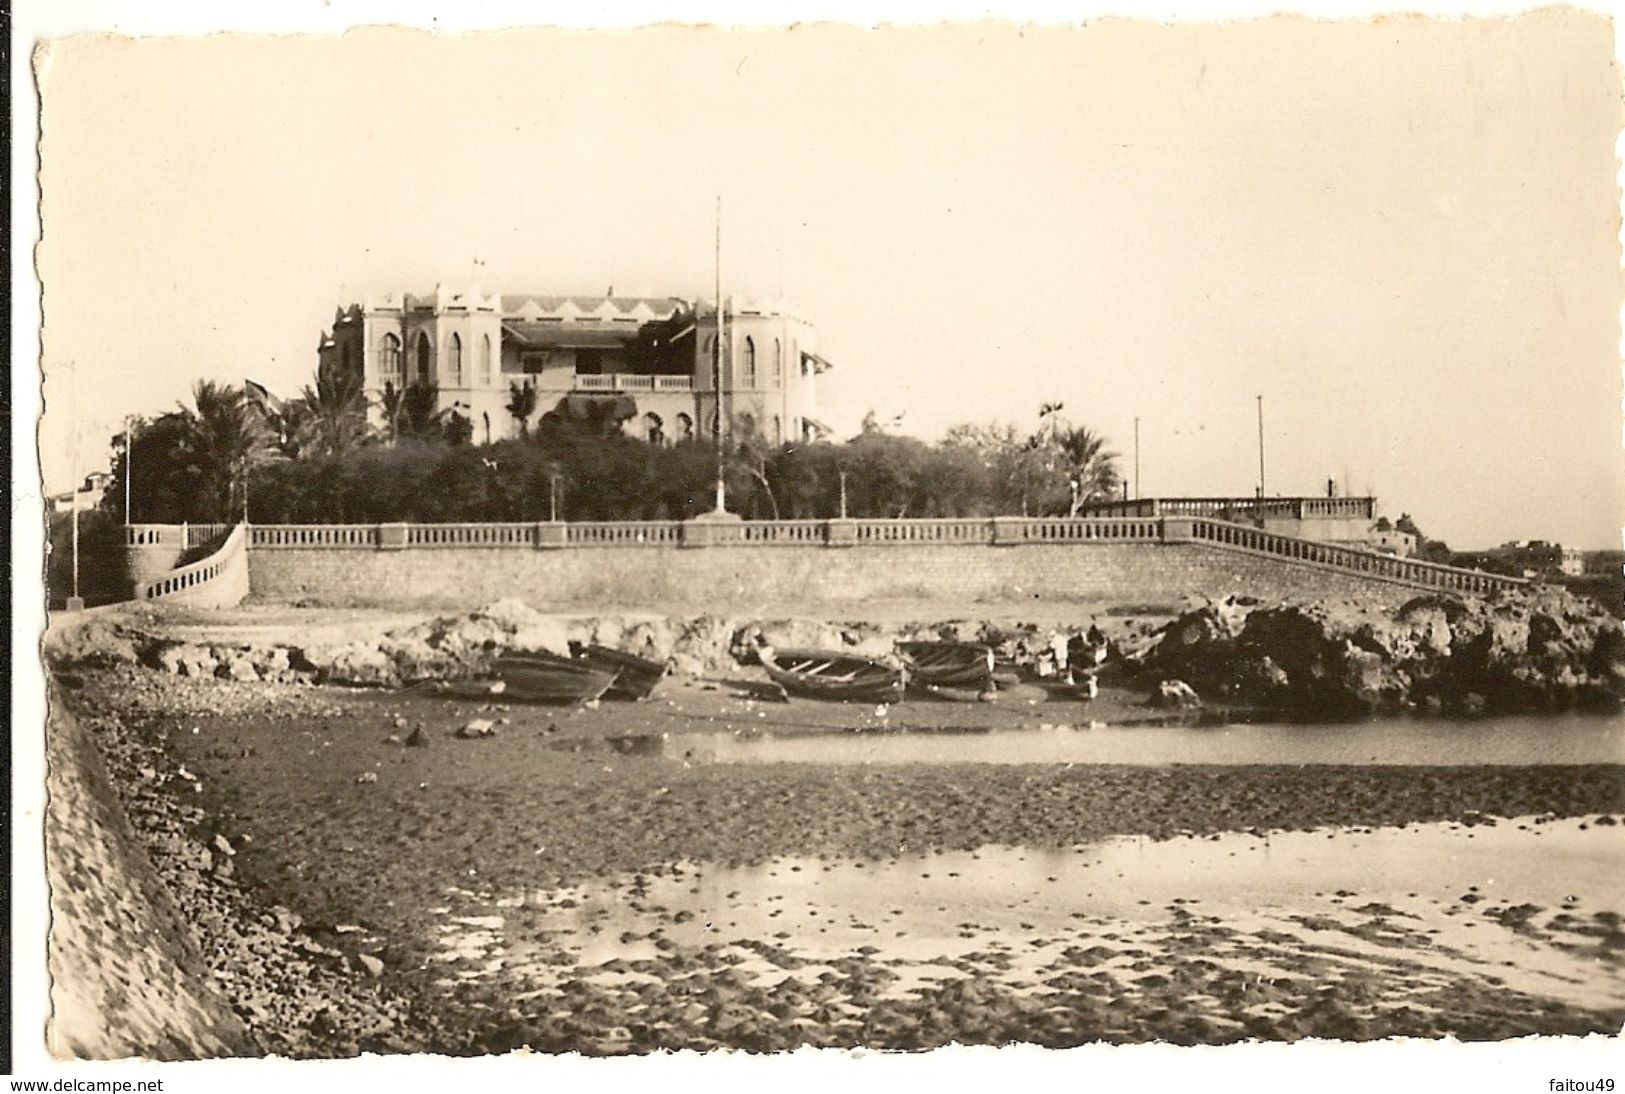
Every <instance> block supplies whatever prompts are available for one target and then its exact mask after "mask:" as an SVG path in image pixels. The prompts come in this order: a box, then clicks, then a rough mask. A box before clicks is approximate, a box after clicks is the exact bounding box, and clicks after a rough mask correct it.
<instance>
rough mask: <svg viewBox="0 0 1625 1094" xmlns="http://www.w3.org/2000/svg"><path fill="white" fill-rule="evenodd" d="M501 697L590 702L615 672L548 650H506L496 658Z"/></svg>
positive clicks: (612, 679)
mask: <svg viewBox="0 0 1625 1094" xmlns="http://www.w3.org/2000/svg"><path fill="white" fill-rule="evenodd" d="M495 672H496V675H497V678H498V679H499V680H501V681H502V683H503V690H502V696H503V698H504V699H508V700H512V701H514V702H519V703H547V704H551V705H564V704H569V703H590V702H591V701H592V700H594V699H597V698H598V697H599V696H601V695H603V694H604V692H606V691H608V690H609V688H610V686H611V685H612V684H614V683H615V678H616V673H615V672H614V671H612V670H608V669H603V668H599V667H596V666H594V665H592V664H590V663H588V662H585V661H577V660H575V659H573V658H569V657H559V656H557V655H555V654H550V653H506V654H503V655H502V656H501V657H499V658H498V659H497V663H496V666H495Z"/></svg>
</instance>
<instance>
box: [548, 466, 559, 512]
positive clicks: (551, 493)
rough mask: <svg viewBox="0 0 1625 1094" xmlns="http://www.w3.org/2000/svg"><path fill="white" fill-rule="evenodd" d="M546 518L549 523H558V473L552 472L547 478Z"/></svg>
mask: <svg viewBox="0 0 1625 1094" xmlns="http://www.w3.org/2000/svg"><path fill="white" fill-rule="evenodd" d="M547 519H548V522H549V523H554V524H556V523H558V519H559V473H558V472H557V471H555V472H553V473H552V474H551V475H549V476H548V479H547Z"/></svg>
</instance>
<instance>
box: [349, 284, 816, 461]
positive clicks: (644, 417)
mask: <svg viewBox="0 0 1625 1094" xmlns="http://www.w3.org/2000/svg"><path fill="white" fill-rule="evenodd" d="M723 303H724V308H723V320H724V321H723V330H724V339H725V341H724V344H723V345H722V346H721V347H718V345H717V309H716V306H715V304H714V303H712V302H709V301H704V300H700V301H694V302H690V301H686V300H681V299H678V298H676V297H666V298H648V297H620V296H602V297H581V296H504V295H496V294H492V295H486V294H485V293H483V292H481V291H480V290H479V289H478V288H477V287H471V288H469V289H466V290H459V289H453V288H447V287H445V286H436V288H435V290H434V292H432V293H426V294H422V295H419V294H415V293H402V294H400V295H394V294H389V295H386V296H383V297H380V298H377V299H373V300H369V301H367V302H366V303H363V304H351V305H350V306H349V307H341V308H340V309H339V310H338V313H337V314H336V315H335V316H334V319H333V328H332V330H331V331H329V332H328V333H326V334H324V335H323V336H322V340H321V345H320V350H319V354H320V359H321V362H322V364H323V365H326V366H335V365H336V366H339V367H342V368H344V369H345V370H347V371H348V370H353V369H357V368H359V369H360V370H361V374H362V376H363V382H364V386H365V388H366V391H367V395H368V398H369V400H370V402H371V404H372V406H373V413H374V415H375V416H378V415H381V414H382V410H381V405H382V396H383V393H384V390H385V387H386V385H389V386H392V387H394V388H395V389H396V390H397V391H400V390H403V389H404V388H406V387H407V386H408V385H411V384H432V385H434V386H435V388H436V389H437V390H438V392H439V407H440V408H441V409H443V410H446V411H448V412H450V413H455V414H460V415H462V416H463V417H465V418H466V419H468V420H469V422H470V423H471V424H472V426H473V436H474V439H475V440H476V441H477V442H483V441H488V440H500V439H502V438H504V437H511V436H517V435H518V434H519V433H520V432H521V429H520V422H519V420H518V419H517V418H516V417H515V416H514V415H513V414H512V413H510V411H509V409H508V408H509V404H510V403H511V402H512V393H513V388H514V386H515V385H524V384H527V383H528V384H532V385H534V386H535V389H536V410H535V412H534V413H533V414H532V415H531V416H529V418H528V419H527V421H526V426H527V428H529V427H534V425H535V423H536V421H537V420H538V419H539V418H540V417H541V416H542V415H544V414H546V413H548V412H550V411H557V412H559V413H561V414H564V415H574V416H577V417H582V418H585V417H589V416H593V415H597V414H605V415H608V416H609V417H611V418H613V419H616V420H619V421H620V422H621V427H622V428H623V429H625V430H626V431H628V432H631V433H635V434H636V435H637V436H640V437H643V438H645V439H647V440H650V441H653V442H655V443H657V444H671V443H675V442H678V441H681V440H684V439H687V438H690V437H701V438H709V437H710V436H711V430H712V428H713V423H714V421H715V420H716V419H715V414H716V410H717V387H718V385H717V384H716V383H715V381H714V377H715V375H716V374H717V370H718V369H720V374H721V385H720V386H721V404H722V414H723V419H722V420H723V422H724V423H726V428H728V429H729V431H730V433H731V435H734V436H740V435H744V434H756V435H759V436H761V437H763V438H764V439H765V440H767V441H769V442H771V443H774V444H777V443H780V442H783V441H800V440H807V439H813V438H816V437H817V436H819V435H820V434H822V433H823V432H825V431H826V427H825V426H823V424H822V423H820V422H819V421H818V417H817V414H818V409H817V399H816V392H815V387H816V379H817V376H818V375H819V374H820V373H822V372H824V371H825V370H826V369H828V368H829V363H828V362H827V361H826V360H824V358H822V357H820V356H819V355H818V352H817V343H816V339H815V334H814V330H813V325H812V324H811V323H810V322H809V321H808V320H807V319H806V318H805V317H804V316H801V315H799V314H797V313H796V311H795V310H794V309H793V308H790V307H788V306H786V305H785V304H784V303H783V302H782V301H771V302H769V301H754V300H744V299H740V298H737V297H728V298H726V299H725V300H724V302H723ZM719 349H720V352H719Z"/></svg>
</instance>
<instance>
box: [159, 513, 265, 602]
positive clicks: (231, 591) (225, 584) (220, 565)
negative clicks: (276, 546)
mask: <svg viewBox="0 0 1625 1094" xmlns="http://www.w3.org/2000/svg"><path fill="white" fill-rule="evenodd" d="M199 542H205V541H204V540H200V541H199ZM247 595H248V535H247V532H246V530H245V529H244V528H243V527H242V526H241V525H239V526H237V527H236V528H235V529H233V530H232V532H231V534H230V535H228V536H227V537H226V541H225V542H224V543H223V544H221V545H220V547H219V549H218V550H216V551H215V552H214V553H213V554H211V555H209V556H208V557H207V558H201V559H198V560H197V561H196V562H192V563H188V564H187V565H185V566H181V567H179V568H177V569H174V570H171V571H169V572H168V573H167V574H164V575H162V576H160V577H156V578H153V579H152V580H150V581H138V582H136V583H135V599H137V600H162V601H165V602H168V603H176V604H189V605H192V606H194V607H199V608H227V607H233V606H235V605H237V604H239V603H241V602H242V599H243V597H245V596H247Z"/></svg>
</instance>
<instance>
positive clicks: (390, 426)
mask: <svg viewBox="0 0 1625 1094" xmlns="http://www.w3.org/2000/svg"><path fill="white" fill-rule="evenodd" d="M405 397H406V393H405V392H403V391H402V390H401V389H400V388H398V387H396V386H395V384H394V383H393V382H392V381H390V380H385V381H384V391H383V394H381V395H380V396H379V397H378V402H379V404H380V405H381V406H382V407H383V411H384V435H385V436H386V437H387V438H388V439H389V443H390V444H394V443H395V442H396V441H398V440H399V439H400V436H401V410H402V403H403V401H404V400H405Z"/></svg>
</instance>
